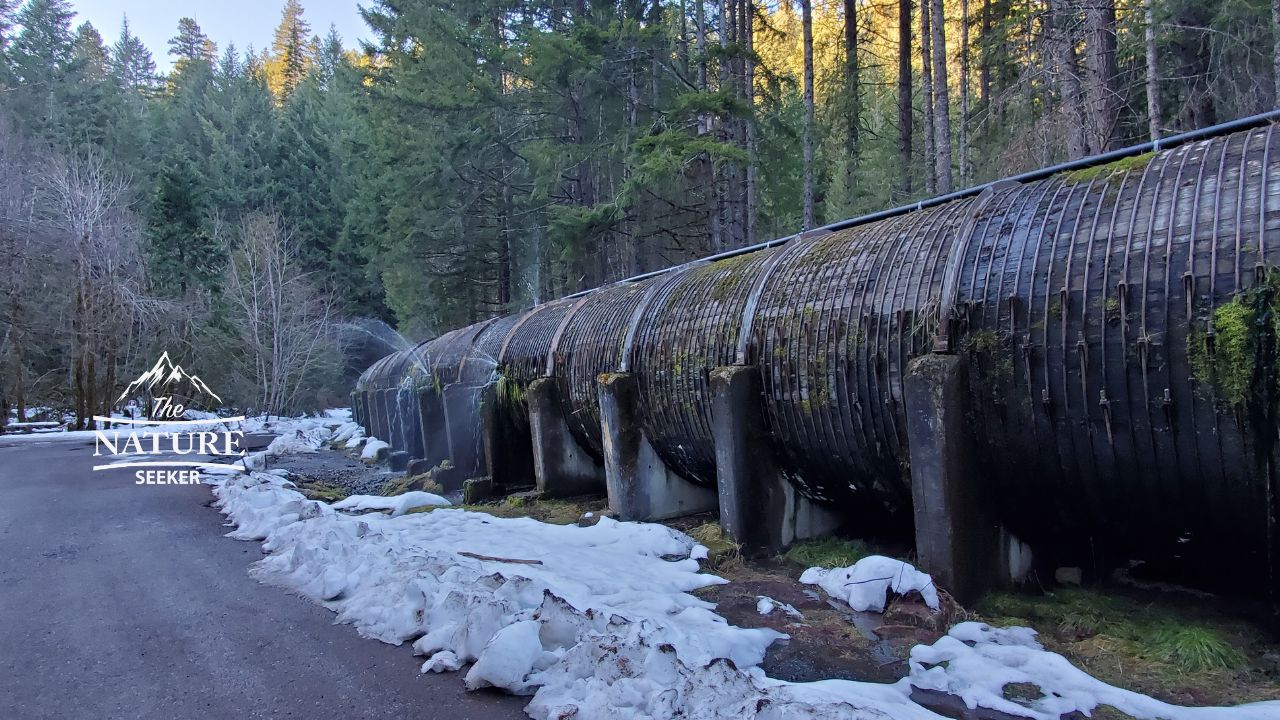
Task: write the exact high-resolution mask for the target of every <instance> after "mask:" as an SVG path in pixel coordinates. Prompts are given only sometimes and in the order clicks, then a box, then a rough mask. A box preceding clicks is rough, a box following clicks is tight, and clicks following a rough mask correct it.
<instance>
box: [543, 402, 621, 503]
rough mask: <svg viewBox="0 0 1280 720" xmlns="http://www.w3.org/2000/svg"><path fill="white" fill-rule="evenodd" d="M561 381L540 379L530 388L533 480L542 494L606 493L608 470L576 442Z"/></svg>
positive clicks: (564, 495) (566, 495)
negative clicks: (571, 429) (567, 420)
mask: <svg viewBox="0 0 1280 720" xmlns="http://www.w3.org/2000/svg"><path fill="white" fill-rule="evenodd" d="M559 383H560V381H559V380H557V379H556V378H538V379H537V380H534V381H533V382H532V383H530V384H529V389H528V391H527V392H526V393H525V397H526V399H527V401H528V404H529V431H530V434H531V435H532V438H531V447H532V451H533V476H534V481H535V483H536V485H537V488H538V491H539V492H541V493H543V494H544V495H548V496H551V497H572V496H574V495H587V494H591V493H599V492H601V491H603V490H604V488H605V483H604V467H603V466H601V464H600V463H598V462H596V459H595V458H594V457H592V456H591V454H590V453H588V452H587V451H586V450H584V449H583V448H582V446H581V445H579V444H578V441H577V440H575V439H574V437H573V433H572V432H570V431H569V424H568V423H567V422H565V408H564V407H563V406H562V404H561V402H560V395H561V394H560V386H559Z"/></svg>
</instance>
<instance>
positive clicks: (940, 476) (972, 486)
mask: <svg viewBox="0 0 1280 720" xmlns="http://www.w3.org/2000/svg"><path fill="white" fill-rule="evenodd" d="M903 392H904V395H905V398H904V399H905V401H906V411H907V441H908V443H909V444H910V454H911V499H912V503H913V506H914V511H915V527H916V555H917V557H918V558H919V564H920V567H921V568H922V569H923V570H925V571H927V572H929V573H930V574H931V575H933V578H934V580H935V581H936V582H937V583H938V585H940V586H941V587H943V588H945V589H947V590H948V591H950V592H951V594H952V595H954V596H955V597H956V599H957V600H959V601H960V602H961V603H966V602H969V601H971V600H973V599H974V598H976V597H977V596H978V595H980V594H981V593H982V592H983V590H985V589H986V588H988V587H990V586H991V585H992V584H993V583H995V582H997V581H998V580H999V579H1000V577H999V576H1000V575H1001V568H1002V567H1003V566H1005V565H1007V559H1006V558H1002V557H1000V552H999V537H1000V532H999V526H998V524H997V523H996V522H994V521H993V520H992V519H991V516H990V513H989V512H988V508H987V506H986V503H985V502H984V492H983V487H982V485H981V479H982V474H981V473H980V472H979V471H978V470H977V468H976V467H975V465H974V460H973V453H972V447H973V442H972V440H971V439H970V438H971V436H970V434H969V418H968V412H967V402H968V393H967V382H966V375H965V365H964V359H963V358H962V357H960V356H957V355H938V354H934V355H925V356H923V357H920V358H917V359H915V360H913V361H911V363H910V364H908V365H907V374H906V377H905V378H904V381H903Z"/></svg>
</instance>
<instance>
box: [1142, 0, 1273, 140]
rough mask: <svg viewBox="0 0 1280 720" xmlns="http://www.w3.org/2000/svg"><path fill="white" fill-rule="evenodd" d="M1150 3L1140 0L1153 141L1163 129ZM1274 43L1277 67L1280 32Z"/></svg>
mask: <svg viewBox="0 0 1280 720" xmlns="http://www.w3.org/2000/svg"><path fill="white" fill-rule="evenodd" d="M1152 3H1153V0H1142V12H1143V15H1144V16H1145V17H1144V19H1145V21H1146V28H1145V30H1144V32H1143V38H1144V40H1145V42H1146V53H1147V131H1148V134H1149V135H1150V136H1151V141H1152V142H1155V141H1156V140H1159V139H1160V135H1161V132H1162V131H1163V129H1164V115H1163V110H1162V104H1161V103H1162V98H1161V97H1160V58H1159V56H1158V55H1157V54H1156V15H1155V11H1154V9H1153V8H1152ZM1275 7H1276V8H1277V10H1276V12H1277V13H1280V0H1275ZM1278 21H1280V18H1278ZM1277 27H1280V25H1278V26H1277ZM1276 43H1277V44H1276V62H1277V64H1278V65H1277V67H1280V33H1277V34H1276ZM1276 77H1277V79H1276V82H1277V83H1280V74H1277V76H1276ZM1278 87H1280V86H1278Z"/></svg>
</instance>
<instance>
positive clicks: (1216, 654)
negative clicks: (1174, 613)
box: [1151, 624, 1248, 673]
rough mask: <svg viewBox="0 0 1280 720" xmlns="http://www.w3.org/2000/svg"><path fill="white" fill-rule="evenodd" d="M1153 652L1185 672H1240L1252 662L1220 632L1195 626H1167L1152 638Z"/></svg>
mask: <svg viewBox="0 0 1280 720" xmlns="http://www.w3.org/2000/svg"><path fill="white" fill-rule="evenodd" d="M1151 649H1152V650H1153V651H1154V653H1155V655H1156V656H1157V657H1159V658H1160V659H1161V660H1163V661H1164V662H1166V663H1168V664H1170V665H1172V666H1173V667H1176V668H1178V669H1179V670H1182V671H1183V672H1189V673H1198V672H1214V671H1221V670H1239V669H1241V668H1243V667H1245V665H1247V663H1248V661H1247V660H1246V659H1245V656H1244V654H1243V653H1241V652H1240V651H1239V650H1237V649H1236V648H1235V647H1233V646H1232V645H1231V644H1230V643H1229V642H1227V641H1226V640H1224V639H1223V638H1222V635H1221V634H1220V633H1218V632H1217V631H1216V630H1214V629H1212V628H1207V627H1199V626H1195V625H1172V624H1171V625H1166V626H1164V627H1161V628H1159V629H1158V630H1156V631H1155V632H1154V633H1153V634H1152V636H1151Z"/></svg>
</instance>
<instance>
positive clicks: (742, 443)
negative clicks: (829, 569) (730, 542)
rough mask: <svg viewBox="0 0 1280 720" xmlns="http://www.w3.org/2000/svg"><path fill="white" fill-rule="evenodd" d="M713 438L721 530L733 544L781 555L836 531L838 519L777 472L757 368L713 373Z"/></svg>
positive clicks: (735, 367) (735, 368) (717, 369)
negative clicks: (797, 543) (798, 543)
mask: <svg viewBox="0 0 1280 720" xmlns="http://www.w3.org/2000/svg"><path fill="white" fill-rule="evenodd" d="M711 418H712V423H711V434H712V438H713V441H714V443H715V453H716V490H717V492H718V495H719V499H720V526H721V527H722V528H724V530H725V532H727V533H728V534H729V536H730V537H732V538H733V539H734V540H735V541H736V542H739V543H742V544H743V545H744V546H746V547H748V548H751V549H754V550H766V551H769V552H771V553H780V552H782V551H783V550H786V549H787V546H789V545H790V544H791V543H792V542H794V541H796V540H804V539H807V538H812V537H817V536H819V535H823V534H826V533H829V532H832V531H833V530H835V529H836V528H837V527H838V526H839V524H840V522H839V516H838V515H837V514H836V513H834V512H832V511H831V510H830V509H828V508H825V507H823V506H821V505H818V504H817V503H815V502H813V501H811V500H809V499H808V498H806V497H804V496H803V495H801V494H800V493H799V492H798V491H797V490H796V488H795V486H794V485H792V484H791V483H790V482H788V481H787V480H786V479H785V478H783V477H782V474H781V473H780V472H779V471H778V464H777V462H776V461H775V459H774V454H773V444H772V442H771V441H770V439H769V431H768V428H767V426H766V425H765V418H764V410H763V408H762V405H761V387H760V372H759V369H758V368H756V367H754V366H749V365H733V366H728V367H718V368H715V369H714V370H712V371H711Z"/></svg>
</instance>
